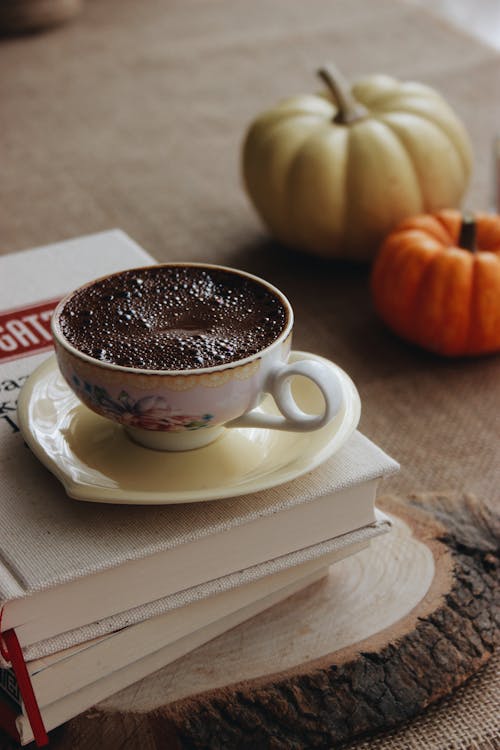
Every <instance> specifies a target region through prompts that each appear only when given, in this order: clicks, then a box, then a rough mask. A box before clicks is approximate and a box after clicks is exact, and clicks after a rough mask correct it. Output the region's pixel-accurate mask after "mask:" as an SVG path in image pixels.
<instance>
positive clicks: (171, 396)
mask: <svg viewBox="0 0 500 750" xmlns="http://www.w3.org/2000/svg"><path fill="white" fill-rule="evenodd" d="M165 265H167V266H169V265H175V266H197V267H200V266H201V267H202V268H204V269H209V270H210V269H219V270H223V271H225V272H230V273H234V274H235V275H237V276H238V277H240V279H241V277H242V276H243V277H246V278H248V279H251V280H253V282H256V283H258V284H259V285H261V286H263V287H264V288H265V289H266V290H267V291H268V292H271V294H272V295H275V296H276V297H277V298H278V299H279V300H280V302H281V304H282V306H283V307H284V309H285V311H286V322H285V325H284V327H283V329H282V331H281V332H280V334H279V335H278V336H277V337H276V338H275V339H274V340H273V341H272V342H271V343H270V344H269V345H268V346H265V347H264V348H262V349H261V350H260V351H257V352H256V353H253V354H251V355H250V356H247V357H245V358H243V359H240V360H238V361H231V362H226V363H223V364H220V365H216V366H212V367H200V368H198V369H196V368H195V369H185V370H184V369H183V370H149V369H141V368H137V367H127V366H123V365H117V364H114V363H111V362H102V361H100V360H98V359H94V358H93V357H91V356H89V355H88V354H85V353H83V352H82V351H79V350H78V349H77V348H76V347H75V346H74V345H73V344H72V343H70V342H69V341H68V340H67V338H66V337H65V335H64V333H63V330H62V328H61V325H60V314H61V311H62V310H63V309H64V306H65V304H66V302H67V301H68V299H70V298H71V296H72V295H73V294H75V293H76V292H77V291H78V290H76V292H73V293H72V294H70V295H68V296H67V297H66V298H64V299H63V300H62V301H61V302H60V303H59V305H58V307H57V309H56V311H55V313H54V316H53V320H52V333H53V337H54V342H55V350H56V356H57V360H58V365H59V368H60V370H61V373H62V375H63V376H64V378H65V380H66V382H67V383H68V385H69V386H70V388H71V389H72V390H73V391H74V393H75V394H76V395H77V396H78V398H79V399H80V400H81V401H82V402H83V403H84V404H85V405H86V406H88V407H89V408H90V409H92V410H93V411H94V412H96V413H97V414H100V415H101V416H103V417H106V418H108V419H111V420H113V421H115V422H119V423H120V424H122V425H123V426H124V428H125V430H126V431H127V433H128V434H129V435H130V436H131V438H132V439H133V440H134V441H136V442H138V443H139V444H141V445H143V446H145V447H148V448H155V449H158V450H174V451H178V450H189V449H192V448H199V447H201V446H204V445H207V444H208V443H210V442H212V440H214V439H216V438H217V437H218V436H219V435H220V434H221V433H222V431H223V430H224V428H231V427H260V428H268V429H269V428H271V429H277V430H292V431H301V432H304V431H310V430H317V429H319V428H321V427H323V426H324V425H325V424H327V423H328V422H330V421H331V420H332V419H333V418H334V417H335V415H336V414H337V412H338V411H339V409H340V407H341V405H342V395H341V386H340V382H339V381H338V379H337V377H336V375H335V373H334V372H332V370H331V368H327V367H326V366H324V365H323V364H322V363H321V362H319V361H317V360H313V359H310V360H308V359H303V360H300V361H298V362H295V363H288V362H287V360H288V355H289V353H290V346H291V339H292V327H293V311H292V308H291V305H290V303H289V301H288V300H287V299H286V297H285V296H284V295H283V294H282V292H280V291H279V290H278V289H277V288H276V287H274V286H272V285H271V284H269V283H268V282H266V281H264V280H262V279H259V278H258V277H256V276H253V275H251V274H247V273H244V272H243V271H239V270H235V269H227V268H224V267H222V266H212V265H209V264H194V263H193V264H179V263H176V264H165ZM294 375H302V376H305V377H307V378H310V379H311V380H312V381H314V383H315V384H316V385H317V386H318V387H319V389H320V390H321V392H322V394H323V397H324V410H323V413H322V414H320V415H312V414H306V413H304V412H303V411H302V410H301V409H300V408H299V406H298V405H297V404H296V402H295V400H294V398H293V395H292V391H291V383H290V381H291V379H292V377H293V376H294ZM267 393H270V394H271V395H272V396H273V397H274V399H275V401H276V404H277V405H278V408H279V410H280V412H281V413H280V414H268V413H263V412H262V411H261V410H259V409H257V407H258V405H259V403H260V402H261V401H262V399H263V397H264V396H265V394H267Z"/></svg>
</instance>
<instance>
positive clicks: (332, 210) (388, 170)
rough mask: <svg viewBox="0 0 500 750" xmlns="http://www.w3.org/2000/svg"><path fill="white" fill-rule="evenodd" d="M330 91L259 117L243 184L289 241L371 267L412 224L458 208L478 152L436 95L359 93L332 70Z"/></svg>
mask: <svg viewBox="0 0 500 750" xmlns="http://www.w3.org/2000/svg"><path fill="white" fill-rule="evenodd" d="M319 74H320V76H321V77H322V78H323V80H324V81H325V82H326V84H327V87H328V89H327V91H326V92H325V93H323V94H318V95H304V96H295V97H292V98H290V99H286V100H285V101H283V102H282V103H280V104H278V106H277V107H275V108H274V109H271V110H270V111H268V112H266V113H264V114H262V115H261V116H259V117H258V118H257V119H256V120H255V121H254V122H253V123H252V124H251V126H250V128H249V130H248V133H247V135H246V138H245V142H244V146H243V165H242V167H243V178H244V182H245V186H246V189H247V191H248V194H249V196H250V198H251V200H252V202H253V204H254V206H255V208H256V210H257V212H258V213H259V215H260V216H261V218H262V220H263V221H264V223H265V224H266V225H267V227H268V228H269V230H270V232H271V234H273V235H274V236H275V237H276V238H277V239H278V240H279V241H280V242H282V243H284V244H285V245H288V246H290V247H293V248H296V249H299V250H304V251H308V252H311V253H314V254H317V255H320V256H325V257H339V258H340V257H341V258H348V259H352V260H369V259H370V258H372V257H373V255H374V253H375V251H376V249H377V247H378V245H379V243H380V241H381V239H382V238H383V237H384V235H385V234H387V232H389V231H390V230H391V229H392V228H393V227H394V226H395V225H396V224H397V223H398V222H399V221H401V220H402V219H403V218H405V217H407V216H411V215H413V214H418V213H426V212H430V211H435V210H438V209H440V208H445V207H446V208H450V207H457V206H459V204H460V201H461V199H462V196H463V194H464V192H465V189H466V187H467V183H468V178H469V175H470V170H471V149H470V145H469V140H468V137H467V133H466V131H465V128H464V127H463V125H462V124H461V122H460V121H459V120H458V118H457V116H456V115H455V114H454V113H453V111H452V110H451V109H450V107H449V106H448V105H447V104H446V102H445V101H444V100H443V98H442V97H441V96H440V95H439V94H438V93H437V92H436V91H434V90H433V89H431V88H429V87H428V86H424V85H422V84H420V83H414V82H407V83H402V82H400V81H397V80H396V79H394V78H391V77H389V76H385V75H374V76H370V77H369V78H366V79H364V80H361V81H358V82H357V83H356V84H355V85H354V86H353V87H352V91H350V90H349V87H348V86H347V85H346V84H345V82H344V81H343V80H342V78H341V76H340V75H339V73H338V71H336V70H335V69H332V68H331V67H330V66H329V67H328V68H324V69H322V70H321V71H319Z"/></svg>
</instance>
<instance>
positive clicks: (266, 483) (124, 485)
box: [18, 352, 361, 505]
mask: <svg viewBox="0 0 500 750" xmlns="http://www.w3.org/2000/svg"><path fill="white" fill-rule="evenodd" d="M304 358H307V359H315V360H318V361H320V362H323V363H324V364H326V365H327V366H328V367H330V368H331V369H332V371H334V372H335V373H336V374H337V375H338V376H339V378H340V383H341V387H342V394H343V403H344V405H343V407H342V408H341V410H340V412H339V413H338V414H337V416H336V417H335V418H334V419H333V420H332V421H331V422H330V423H329V424H327V425H326V426H325V427H322V428H321V429H320V430H316V431H315V432H302V433H300V432H281V431H279V430H271V429H262V428H236V427H235V428H228V429H224V431H223V434H222V435H221V437H219V438H218V439H217V440H216V441H215V442H213V443H211V444H210V445H207V446H205V447H204V448H198V449H196V450H191V451H183V452H180V453H169V452H166V451H155V450H151V449H148V448H143V447H142V446H140V445H138V444H136V443H134V442H133V441H132V440H131V439H130V438H129V437H127V435H126V433H125V431H124V429H123V428H122V427H121V426H120V425H119V424H116V423H114V422H111V421H110V420H108V419H105V418H104V417H100V416H99V415H97V414H95V413H94V412H92V411H90V409H88V408H87V407H86V406H84V405H83V404H82V403H81V402H80V401H79V400H78V399H77V397H76V396H75V395H74V393H73V391H71V390H70V388H69V387H68V385H67V384H66V382H65V381H64V379H63V377H62V375H61V374H60V372H59V369H58V366H57V362H56V358H55V357H50V358H49V359H48V360H46V361H45V362H43V364H42V365H40V367H38V368H37V369H36V370H35V371H34V373H33V374H32V375H31V377H30V378H29V379H28V381H27V383H26V384H25V386H24V387H23V389H22V391H21V393H20V396H19V402H18V416H19V425H20V428H21V432H22V434H23V437H24V439H25V440H26V442H27V444H28V445H29V447H30V448H31V450H32V451H33V453H34V454H35V456H36V457H37V458H38V459H39V460H40V461H41V462H42V463H43V464H44V465H45V466H46V467H47V468H48V469H49V470H50V471H51V472H52V473H53V474H54V475H55V476H56V477H57V478H58V479H59V480H60V481H61V482H62V484H63V485H64V488H65V490H66V492H67V494H68V495H69V496H70V497H73V498H76V499H77V500H87V501H90V502H104V503H117V504H136V505H152V504H173V503H192V502H202V501H206V500H217V499H221V498H225V497H235V496H237V495H246V494H250V493H254V492H258V491H260V490H265V489H268V488H270V487H275V486H277V485H280V484H283V483H285V482H288V481H290V480H292V479H296V478H297V477H299V476H301V475H302V474H305V473H306V472H308V471H311V470H312V469H314V468H315V467H316V466H319V464H321V463H323V461H325V460H326V459H327V458H329V457H330V456H331V455H332V454H333V453H335V452H336V451H337V450H338V449H339V448H340V447H341V446H342V445H344V443H345V442H346V441H347V439H348V438H349V436H350V435H351V434H352V432H353V431H354V430H355V429H356V426H357V424H358V421H359V417H360V412H361V406H360V400H359V395H358V392H357V390H356V388H355V386H354V384H353V383H352V381H351V379H350V378H349V376H348V375H347V374H346V373H345V372H344V371H343V370H341V369H340V368H339V367H337V365H335V364H333V362H330V361H328V360H326V359H323V358H322V357H318V356H316V355H313V354H309V353H305V352H292V353H291V355H290V358H289V361H291V362H296V361H298V360H301V359H304ZM292 392H293V394H294V396H295V399H296V401H297V403H298V405H299V406H300V407H301V408H302V409H303V410H304V411H306V412H309V413H313V414H314V413H316V414H319V413H321V411H322V408H323V399H322V396H321V394H320V392H319V390H318V388H317V386H315V385H314V384H313V383H312V382H311V381H310V380H308V379H306V378H303V377H295V378H294V379H293V384H292ZM259 408H260V409H262V411H264V412H266V413H273V414H274V413H278V412H277V408H276V405H275V403H274V401H273V399H272V398H271V397H270V396H269V397H267V398H266V399H264V401H263V402H262V404H261V405H260V407H259Z"/></svg>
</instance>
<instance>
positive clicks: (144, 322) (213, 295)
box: [58, 265, 287, 370]
mask: <svg viewBox="0 0 500 750" xmlns="http://www.w3.org/2000/svg"><path fill="white" fill-rule="evenodd" d="M58 320H59V325H60V328H61V331H62V333H63V335H64V337H65V338H66V339H67V341H69V342H70V343H71V344H72V345H73V346H74V347H75V348H76V349H78V350H79V351H81V352H83V353H84V354H87V355H89V356H90V357H92V358H93V359H97V360H100V361H101V362H108V363H114V364H116V365H122V366H125V367H136V368H141V369H148V370H191V369H199V368H203V367H213V366H214V365H221V364H224V363H227V362H236V361H237V360H240V359H244V358H245V357H248V356H251V355H252V354H256V353H257V352H259V351H261V350H262V349H265V348H266V347H267V346H269V345H270V344H272V342H273V341H275V340H276V338H277V337H278V336H279V335H280V334H281V332H282V331H283V329H284V328H285V326H286V324H287V311H286V308H285V306H284V304H283V302H282V301H281V299H280V298H279V297H278V296H277V295H276V294H274V293H273V292H272V291H271V290H269V289H267V288H266V287H265V286H264V285H261V284H259V283H258V282H256V281H254V280H253V279H249V278H247V277H246V276H242V275H240V274H238V273H236V272H230V271H225V270H222V269H212V268H208V267H200V266H182V265H178V266H151V267H148V268H140V269H135V270H130V271H123V272H121V273H119V274H114V275H113V276H108V277H107V278H105V279H102V280H100V281H96V282H95V283H94V284H91V285H89V286H85V287H82V289H79V290H77V291H76V292H75V293H74V294H73V295H71V296H70V297H69V298H68V300H67V301H66V303H65V304H64V305H63V307H62V309H61V311H60V313H59V319H58Z"/></svg>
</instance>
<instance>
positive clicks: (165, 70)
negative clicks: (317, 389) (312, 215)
mask: <svg viewBox="0 0 500 750" xmlns="http://www.w3.org/2000/svg"><path fill="white" fill-rule="evenodd" d="M431 5H432V14H431V13H430V12H429V10H428V9H427V8H424V7H421V6H431ZM468 6H470V3H468V2H466V0H462V1H461V2H459V3H453V4H452V3H451V0H450V2H446V0H441V1H440V2H439V3H432V4H431V2H430V0H412V1H411V2H410V0H408V2H403V1H402V0H401V1H400V2H398V0H377V3H372V2H370V1H369V0H332V2H331V3H325V2H322V0H311V2H309V3H307V4H305V3H302V2H300V0H277V1H276V2H274V3H272V4H271V3H267V2H265V0H255V2H252V3H246V2H245V0H232V1H230V0H217V1H215V0H214V2H207V1H206V0H185V2H183V3H172V4H165V3H163V2H162V0H151V1H150V2H149V3H144V4H138V3H136V2H134V0H120V1H119V0H99V2H97V1H95V2H87V4H86V5H85V6H84V9H83V12H82V14H81V16H80V17H79V18H78V19H76V20H75V22H73V23H72V24H69V25H68V26H64V27H61V28H58V29H54V30H53V31H50V32H47V33H44V34H40V35H36V36H27V37H19V38H9V39H3V40H1V41H0V66H1V69H2V76H1V79H0V100H1V101H2V107H1V113H0V117H1V124H0V128H1V130H0V132H1V133H2V137H1V141H2V174H3V177H2V180H1V182H0V238H1V241H0V252H3V253H5V252H11V251H15V250H22V249H24V248H27V247H32V246H36V245H42V244H45V243H49V242H54V241H57V240H60V239H65V238H68V237H72V236H77V235H81V234H87V233H91V232H95V231H100V230H104V229H109V228H111V227H114V226H119V227H121V228H122V229H124V230H125V231H126V232H128V233H129V234H130V235H131V236H132V237H133V238H134V239H136V240H137V241H138V242H139V243H141V244H142V245H143V246H144V247H145V248H146V249H147V250H148V251H149V252H151V253H152V254H153V255H155V256H156V257H157V258H158V259H159V260H200V261H212V262H214V261H215V262H219V263H226V264H228V265H233V266H239V267H241V268H244V269H246V270H249V271H252V272H254V273H257V274H258V275H261V276H264V277H266V278H268V279H269V280H270V281H271V282H273V283H275V284H276V285H277V286H279V287H281V288H282V289H283V291H284V292H285V293H286V294H287V296H288V297H289V298H290V299H291V301H292V304H293V306H294V308H295V310H296V321H297V323H296V329H295V339H294V343H295V347H296V348H297V349H305V350H310V351H314V352H317V353H318V354H321V355H323V356H326V357H329V358H331V359H333V360H335V361H336V362H337V363H338V364H339V365H340V366H341V367H343V368H344V369H345V370H347V371H348V372H349V374H350V375H351V376H352V378H353V380H354V381H355V383H356V385H357V387H358V389H359V392H360V395H361V399H362V403H363V414H362V419H361V424H360V428H361V430H362V431H363V432H364V433H365V434H367V435H368V436H369V437H370V438H371V439H373V440H374V441H375V442H376V443H378V444H379V445H381V446H382V447H383V448H384V449H385V450H386V451H387V452H388V453H390V454H391V455H393V456H394V457H395V458H396V459H398V460H399V461H400V463H401V464H402V470H401V472H400V474H399V475H398V476H396V477H394V478H391V479H390V480H388V482H387V483H386V485H385V486H384V490H385V491H387V492H388V491H394V492H397V493H400V494H406V493H410V492H414V491H441V490H446V491H447V492H453V491H456V492H457V493H462V492H466V493H472V494H475V495H477V496H478V497H479V498H481V499H482V500H484V501H485V502H488V503H490V504H497V503H498V501H499V497H498V488H499V487H500V461H499V450H498V434H499V426H500V425H499V409H498V404H499V402H500V395H499V392H500V386H499V383H500V359H499V357H497V356H492V357H485V358H482V359H477V360H467V361H465V360H457V361H447V360H441V359H439V358H437V357H433V356H431V355H428V354H425V353H423V352H421V351H419V350H417V349H415V348H414V347H410V346H408V345H406V344H405V343H404V342H401V341H399V340H397V339H396V338H395V337H393V336H392V335H391V334H390V333H389V332H388V331H387V330H386V329H385V328H384V327H383V326H382V325H381V324H380V323H379V321H377V319H376V318H375V316H374V314H373V310H372V307H371V302H370V297H369V292H368V272H367V271H366V270H362V269H359V268H352V267H349V266H345V265H339V264H328V263H324V262H320V261H316V260H313V259H310V258H307V257H305V256H299V255H298V254H292V253H289V252H287V251H286V250H285V249H283V248H281V247H278V246H277V245H276V244H275V243H273V242H272V241H271V240H270V239H269V237H268V236H267V234H266V233H265V232H264V230H263V229H262V227H261V226H260V224H259V222H258V219H257V217H256V216H255V214H254V213H253V211H252V209H251V207H250V205H249V203H248V201H247V199H246V197H245V195H244V192H243V190H242V187H241V180H240V174H239V150H240V145H241V140H242V137H243V133H244V131H245V128H246V126H247V125H248V123H249V122H250V120H251V119H252V118H253V117H254V116H255V115H256V114H257V113H258V112H260V111H262V110H263V109H265V108H267V107H269V106H271V105H272V104H273V103H274V102H276V101H277V100H278V99H280V98H282V97H284V96H286V95H289V94H293V93H299V92H301V91H314V90H316V88H317V83H316V82H315V78H314V71H315V69H316V68H317V67H318V64H321V63H323V62H324V61H325V60H327V59H329V58H332V57H333V58H335V60H336V62H337V64H339V65H340V66H341V67H342V68H343V70H344V72H345V73H346V74H347V75H348V76H350V77H352V78H356V77H357V76H359V75H361V74H364V73H367V72H372V71H376V72H379V71H380V72H386V73H391V74H394V75H395V76H397V77H400V78H403V79H408V78H412V79H416V80H421V81H424V82H426V83H428V84H430V85H433V86H435V87H436V88H437V89H439V90H440V91H441V93H443V95H445V97H446V98H447V99H448V101H449V102H450V104H451V105H452V106H453V107H454V108H455V110H456V111H457V113H458V114H459V116H460V117H461V118H462V120H463V121H464V123H465V125H466V127H467V129H468V131H469V133H470V136H471V141H472V145H473V151H474V161H475V169H474V174H473V177H472V180H471V185H470V189H469V192H468V195H467V198H466V204H467V205H470V206H473V207H480V208H486V209H488V208H490V207H491V206H492V201H493V189H492V185H493V170H492V163H491V156H492V143H493V139H494V137H495V136H496V135H497V134H498V132H499V129H500V96H499V93H500V91H499V83H500V81H499V77H500V76H499V74H500V57H499V55H498V52H497V51H496V50H495V48H494V47H495V45H497V47H499V38H498V34H499V33H500V32H499V29H500V24H497V25H496V33H494V32H493V30H494V28H495V26H494V24H493V21H492V19H493V18H494V17H495V16H494V14H495V12H497V13H498V3H497V2H496V1H495V0H491V1H490V0H481V2H479V0H478V2H476V3H474V18H475V21H474V24H472V22H471V21H470V19H468V17H467V9H468ZM450 7H451V8H453V9H454V12H453V17H452V19H451V21H450V20H449V19H446V18H445V20H443V16H442V15H440V14H444V15H445V17H446V14H447V12H449V9H450ZM447 9H448V10H447ZM479 18H482V19H483V20H482V21H481V22H479V20H478V19H479ZM454 24H459V25H460V24H462V27H463V30H460V29H457V28H456V26H454ZM464 30H466V33H464ZM471 33H472V34H477V38H476V39H475V38H474V37H473V36H472V35H471ZM479 39H482V40H483V41H479ZM41 298H43V290H41ZM429 747H430V746H429ZM436 747H437V746H436ZM450 747H451V745H450Z"/></svg>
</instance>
